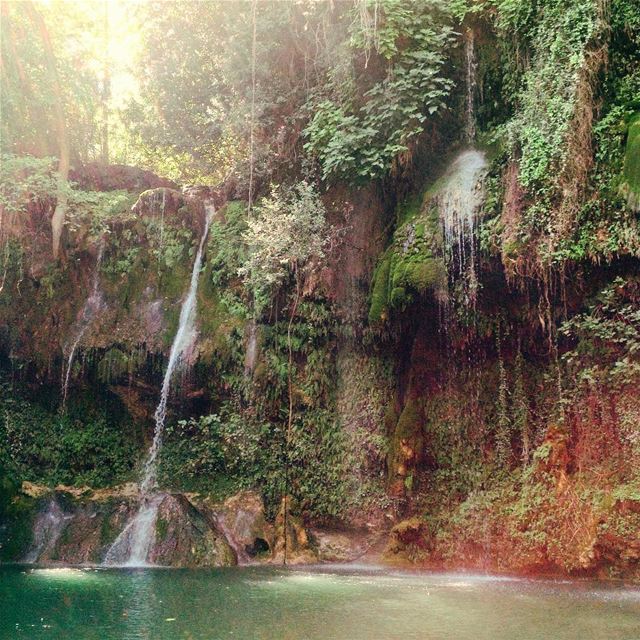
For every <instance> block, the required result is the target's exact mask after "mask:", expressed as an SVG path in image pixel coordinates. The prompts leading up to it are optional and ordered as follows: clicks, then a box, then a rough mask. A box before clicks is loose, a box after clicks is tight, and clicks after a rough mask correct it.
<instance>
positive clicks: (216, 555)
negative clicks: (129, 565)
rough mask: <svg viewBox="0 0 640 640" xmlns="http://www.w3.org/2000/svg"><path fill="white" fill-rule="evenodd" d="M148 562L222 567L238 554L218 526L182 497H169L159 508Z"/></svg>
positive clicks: (228, 564)
mask: <svg viewBox="0 0 640 640" xmlns="http://www.w3.org/2000/svg"><path fill="white" fill-rule="evenodd" d="M148 560H149V562H150V563H152V564H158V565H161V566H167V567H214V566H215V567H220V566H230V565H235V564H236V563H237V559H236V554H235V552H234V550H233V549H232V548H231V546H230V545H229V543H228V542H227V540H226V539H225V537H224V535H223V534H222V533H221V532H220V531H218V530H217V528H216V526H215V523H213V522H212V521H211V520H209V519H208V518H207V517H206V516H205V515H204V514H203V513H202V512H200V511H199V510H198V509H196V508H195V507H194V506H193V505H192V504H191V502H189V500H187V498H186V497H185V496H183V495H182V494H167V495H166V496H165V497H164V498H163V500H162V502H161V503H160V505H159V507H158V516H157V519H156V538H155V542H154V544H153V545H152V547H151V551H150V553H149V558H148Z"/></svg>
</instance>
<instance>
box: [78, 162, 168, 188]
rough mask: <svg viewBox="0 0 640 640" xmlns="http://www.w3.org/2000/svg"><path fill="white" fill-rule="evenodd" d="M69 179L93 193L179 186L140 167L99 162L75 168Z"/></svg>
mask: <svg viewBox="0 0 640 640" xmlns="http://www.w3.org/2000/svg"><path fill="white" fill-rule="evenodd" d="M69 179H70V180H71V181H72V182H75V183H76V184H77V185H78V186H79V187H80V188H81V189H84V190H91V191H113V190H114V189H126V190H127V191H141V190H143V189H155V188H157V187H170V188H176V186H177V185H176V184H175V182H172V181H171V180H167V179H166V178H160V177H159V176H157V175H156V174H155V173H152V172H151V171H145V170H144V169H139V168H138V167H129V166H127V165H124V164H111V165H104V164H100V163H98V162H90V163H88V164H85V165H81V166H79V167H75V168H73V169H72V170H71V171H70V172H69Z"/></svg>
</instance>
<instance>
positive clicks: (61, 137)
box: [25, 0, 70, 259]
mask: <svg viewBox="0 0 640 640" xmlns="http://www.w3.org/2000/svg"><path fill="white" fill-rule="evenodd" d="M25 4H26V8H27V11H28V14H29V17H30V19H31V21H32V22H33V24H34V26H35V28H36V31H38V32H39V34H40V38H41V39H42V46H43V49H44V56H45V66H46V68H47V73H48V75H49V78H50V80H51V88H52V90H53V98H54V100H53V109H54V116H55V123H56V135H57V138H58V152H59V158H58V194H57V202H56V208H55V210H54V212H53V216H52V217H51V235H52V249H53V257H54V258H55V259H57V258H58V256H59V254H60V239H61V237H62V228H63V226H64V221H65V217H66V213H67V189H66V187H67V179H68V178H69V160H70V159H69V138H68V137H67V127H66V123H65V115H64V97H63V94H62V86H61V84H60V77H59V76H58V69H57V67H56V58H55V55H54V52H53V46H52V44H51V38H50V36H49V31H48V29H47V26H46V25H45V23H44V20H43V18H42V15H41V14H40V12H39V11H38V10H37V9H36V8H35V6H34V4H33V2H32V1H31V0H27V2H25Z"/></svg>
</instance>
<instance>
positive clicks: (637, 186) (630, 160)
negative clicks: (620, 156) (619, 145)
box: [624, 113, 640, 210]
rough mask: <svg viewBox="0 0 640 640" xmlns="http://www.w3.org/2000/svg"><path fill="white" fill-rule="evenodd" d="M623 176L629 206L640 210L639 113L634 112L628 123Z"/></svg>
mask: <svg viewBox="0 0 640 640" xmlns="http://www.w3.org/2000/svg"><path fill="white" fill-rule="evenodd" d="M624 178H625V181H626V185H625V187H626V191H627V201H628V203H629V206H630V207H631V208H632V209H634V210H640V113H638V114H636V115H635V116H634V117H633V119H632V120H631V123H630V124H629V131H628V134H627V145H626V150H625V156H624Z"/></svg>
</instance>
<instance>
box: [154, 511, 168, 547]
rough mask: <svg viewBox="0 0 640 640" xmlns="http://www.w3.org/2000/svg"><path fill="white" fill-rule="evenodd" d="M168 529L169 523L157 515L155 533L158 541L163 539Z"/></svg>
mask: <svg viewBox="0 0 640 640" xmlns="http://www.w3.org/2000/svg"><path fill="white" fill-rule="evenodd" d="M168 531H169V523H168V522H167V521H166V520H165V519H164V518H162V517H159V518H158V520H157V522H156V535H157V536H158V540H160V542H162V541H164V540H165V539H166V537H167V533H168Z"/></svg>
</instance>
